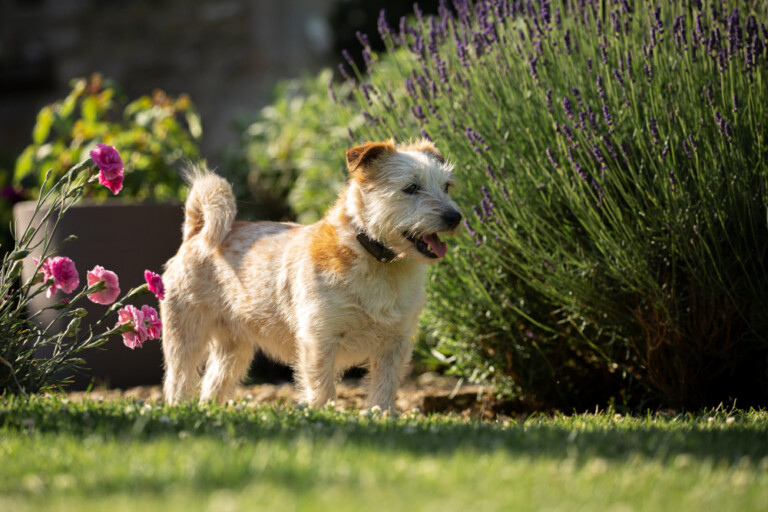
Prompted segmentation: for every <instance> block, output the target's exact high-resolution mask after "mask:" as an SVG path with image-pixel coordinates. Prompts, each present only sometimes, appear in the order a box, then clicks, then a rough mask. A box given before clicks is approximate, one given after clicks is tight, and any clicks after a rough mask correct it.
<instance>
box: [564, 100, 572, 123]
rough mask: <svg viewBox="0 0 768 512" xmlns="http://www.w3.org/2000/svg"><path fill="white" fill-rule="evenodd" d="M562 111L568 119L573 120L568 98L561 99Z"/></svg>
mask: <svg viewBox="0 0 768 512" xmlns="http://www.w3.org/2000/svg"><path fill="white" fill-rule="evenodd" d="M563 110H565V113H566V114H567V115H568V119H573V109H572V108H571V100H569V99H568V96H566V97H565V98H563Z"/></svg>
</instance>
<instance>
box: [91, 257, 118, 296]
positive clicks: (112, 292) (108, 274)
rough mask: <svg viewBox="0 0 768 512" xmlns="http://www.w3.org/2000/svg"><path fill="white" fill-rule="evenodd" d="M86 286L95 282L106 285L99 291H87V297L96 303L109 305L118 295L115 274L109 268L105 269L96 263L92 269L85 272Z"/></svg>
mask: <svg viewBox="0 0 768 512" xmlns="http://www.w3.org/2000/svg"><path fill="white" fill-rule="evenodd" d="M87 277H88V287H91V286H93V285H95V284H96V283H104V284H105V285H106V286H107V287H106V288H104V289H103V290H101V291H100V292H95V293H89V294H88V298H89V299H91V301H93V302H95V303H96V304H104V305H109V304H112V303H113V302H115V299H117V296H118V295H120V284H119V283H118V280H117V274H115V273H114V272H112V271H111V270H105V269H104V267H102V266H99V265H96V266H95V267H93V270H89V271H88V273H87Z"/></svg>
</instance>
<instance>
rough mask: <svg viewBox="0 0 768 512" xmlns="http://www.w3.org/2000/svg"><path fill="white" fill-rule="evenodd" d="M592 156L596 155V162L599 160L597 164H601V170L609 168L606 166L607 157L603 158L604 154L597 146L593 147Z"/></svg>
mask: <svg viewBox="0 0 768 512" xmlns="http://www.w3.org/2000/svg"><path fill="white" fill-rule="evenodd" d="M592 155H594V157H595V160H597V163H599V164H600V169H606V168H607V166H606V165H605V157H604V156H603V152H602V151H600V148H598V147H597V146H593V147H592Z"/></svg>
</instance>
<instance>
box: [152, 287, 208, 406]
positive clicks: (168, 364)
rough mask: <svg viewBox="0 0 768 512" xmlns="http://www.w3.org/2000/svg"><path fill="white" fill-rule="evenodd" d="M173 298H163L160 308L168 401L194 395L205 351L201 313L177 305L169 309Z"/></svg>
mask: <svg viewBox="0 0 768 512" xmlns="http://www.w3.org/2000/svg"><path fill="white" fill-rule="evenodd" d="M172 301H173V299H172V298H166V300H165V301H163V302H164V303H163V304H162V305H161V308H162V309H163V322H164V325H163V358H164V359H165V379H164V382H163V393H164V395H165V401H166V403H168V404H178V403H180V402H184V401H189V400H191V399H192V398H193V397H194V395H195V390H196V388H197V382H198V379H199V369H200V368H201V367H202V365H203V363H204V362H205V357H206V355H207V353H208V347H207V342H208V340H207V339H206V334H207V332H206V331H207V326H203V325H201V323H200V320H199V319H200V315H197V314H195V313H194V312H189V310H188V309H185V308H178V309H176V310H175V311H173V312H171V310H170V306H171V304H170V303H171V302H172Z"/></svg>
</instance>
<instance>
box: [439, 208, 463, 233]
mask: <svg viewBox="0 0 768 512" xmlns="http://www.w3.org/2000/svg"><path fill="white" fill-rule="evenodd" d="M443 222H445V224H446V225H447V226H448V229H453V228H455V227H456V226H458V225H459V222H461V214H460V213H459V212H457V211H456V210H448V211H446V212H444V213H443Z"/></svg>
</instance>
